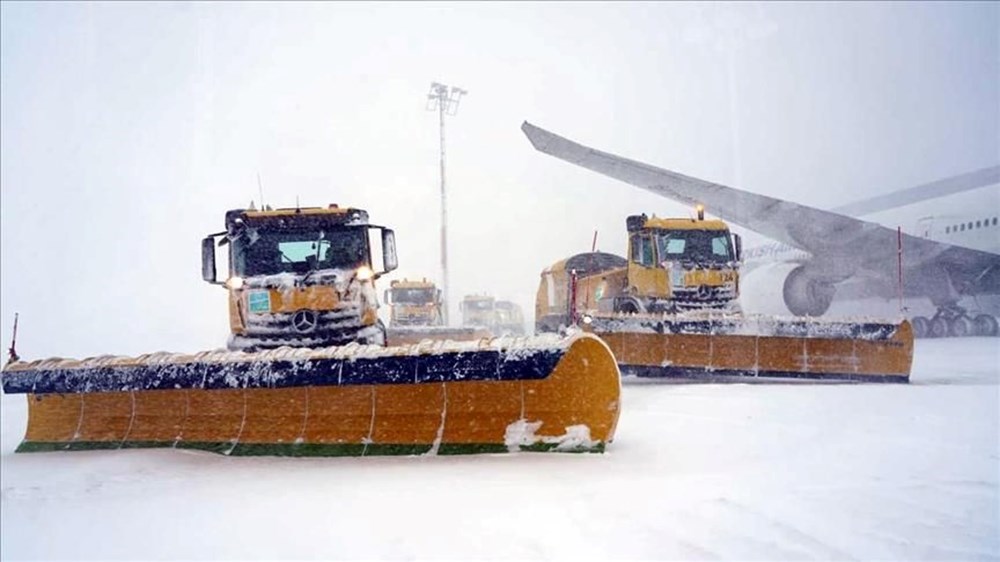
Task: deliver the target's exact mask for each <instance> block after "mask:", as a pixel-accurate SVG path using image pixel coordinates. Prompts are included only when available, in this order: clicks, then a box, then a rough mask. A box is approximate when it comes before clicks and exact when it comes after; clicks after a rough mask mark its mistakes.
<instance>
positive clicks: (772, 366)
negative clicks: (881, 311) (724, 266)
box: [584, 315, 913, 382]
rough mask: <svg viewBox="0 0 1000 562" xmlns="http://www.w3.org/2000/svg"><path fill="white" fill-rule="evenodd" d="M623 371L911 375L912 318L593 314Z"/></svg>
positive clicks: (870, 378) (591, 327)
mask: <svg viewBox="0 0 1000 562" xmlns="http://www.w3.org/2000/svg"><path fill="white" fill-rule="evenodd" d="M587 320H589V322H585V323H584V329H585V330H586V331H587V332H591V333H594V334H596V335H598V336H600V337H601V339H603V340H604V341H605V342H606V343H607V344H608V347H610V348H611V351H612V352H613V353H614V354H615V358H616V359H617V360H618V366H619V368H620V369H621V372H622V374H626V375H628V374H631V375H637V376H644V377H685V378H694V379H714V378H729V377H762V378H794V379H813V380H818V379H826V380H843V381H865V382H909V380H910V367H911V365H912V363H913V330H912V328H911V327H910V323H909V322H907V321H906V320H903V321H901V322H899V323H893V322H878V321H861V322H846V321H845V322H838V321H830V320H820V319H806V318H795V319H776V318H772V317H753V316H751V317H747V318H732V317H730V318H726V317H720V318H710V319H691V318H685V317H683V316H655V317H654V316H643V315H628V316H623V315H594V316H588V317H587Z"/></svg>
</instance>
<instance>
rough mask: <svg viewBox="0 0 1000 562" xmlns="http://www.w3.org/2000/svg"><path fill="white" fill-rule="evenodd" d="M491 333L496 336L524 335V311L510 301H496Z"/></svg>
mask: <svg viewBox="0 0 1000 562" xmlns="http://www.w3.org/2000/svg"><path fill="white" fill-rule="evenodd" d="M494 310H495V312H496V317H495V318H494V324H493V326H494V327H493V330H492V331H493V333H494V334H495V335H498V336H507V335H510V336H521V335H524V312H523V311H522V310H521V307H520V305H518V304H517V303H514V302H511V301H496V305H495V308H494Z"/></svg>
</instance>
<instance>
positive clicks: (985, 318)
mask: <svg viewBox="0 0 1000 562" xmlns="http://www.w3.org/2000/svg"><path fill="white" fill-rule="evenodd" d="M972 323H973V325H974V326H975V329H974V331H973V334H975V335H977V336H989V337H993V336H996V335H997V333H998V332H1000V326H998V325H997V319H996V318H994V317H993V316H990V315H989V314H980V315H978V316H976V317H975V318H974V319H973V320H972Z"/></svg>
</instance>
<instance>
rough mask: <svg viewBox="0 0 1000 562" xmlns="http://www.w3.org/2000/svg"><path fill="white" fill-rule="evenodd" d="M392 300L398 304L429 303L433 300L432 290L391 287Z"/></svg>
mask: <svg viewBox="0 0 1000 562" xmlns="http://www.w3.org/2000/svg"><path fill="white" fill-rule="evenodd" d="M392 302H394V303H398V304H430V303H433V302H434V290H433V289H393V290H392Z"/></svg>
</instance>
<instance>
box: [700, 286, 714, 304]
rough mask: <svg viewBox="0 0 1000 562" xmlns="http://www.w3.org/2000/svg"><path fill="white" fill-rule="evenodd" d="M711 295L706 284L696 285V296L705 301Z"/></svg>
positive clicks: (710, 290)
mask: <svg viewBox="0 0 1000 562" xmlns="http://www.w3.org/2000/svg"><path fill="white" fill-rule="evenodd" d="M711 296H712V289H711V288H709V286H708V285H701V286H699V287H698V298H699V299H701V300H703V301H705V300H708V298H709V297H711Z"/></svg>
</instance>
